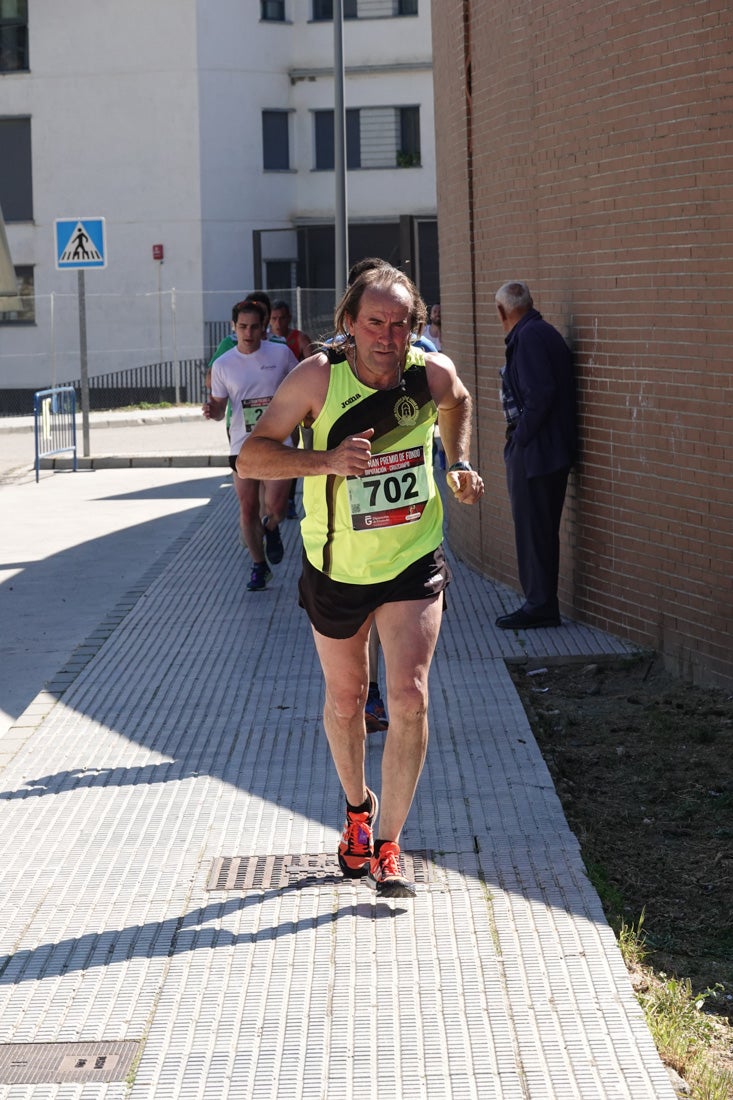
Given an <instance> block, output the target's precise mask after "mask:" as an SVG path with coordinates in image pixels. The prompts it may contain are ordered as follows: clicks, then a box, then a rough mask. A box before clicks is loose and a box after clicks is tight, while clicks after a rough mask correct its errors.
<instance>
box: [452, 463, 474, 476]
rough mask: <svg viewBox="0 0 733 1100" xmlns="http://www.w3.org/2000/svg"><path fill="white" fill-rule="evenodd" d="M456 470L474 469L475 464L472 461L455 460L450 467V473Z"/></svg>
mask: <svg viewBox="0 0 733 1100" xmlns="http://www.w3.org/2000/svg"><path fill="white" fill-rule="evenodd" d="M454 470H473V466H472V465H471V463H470V462H454V463H453V465H452V466H449V467H448V473H449V474H451V473H453V471H454Z"/></svg>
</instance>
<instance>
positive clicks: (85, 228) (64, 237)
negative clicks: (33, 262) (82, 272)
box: [54, 218, 107, 271]
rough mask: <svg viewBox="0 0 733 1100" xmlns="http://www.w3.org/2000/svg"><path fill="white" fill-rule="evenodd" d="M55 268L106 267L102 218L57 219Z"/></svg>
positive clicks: (55, 224) (60, 269) (59, 269)
mask: <svg viewBox="0 0 733 1100" xmlns="http://www.w3.org/2000/svg"><path fill="white" fill-rule="evenodd" d="M54 226H55V233H56V268H57V270H58V271H62V270H64V269H65V268H87V267H106V266H107V248H106V241H105V232H104V218H57V219H56V221H55V223H54Z"/></svg>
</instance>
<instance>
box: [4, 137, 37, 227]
mask: <svg viewBox="0 0 733 1100" xmlns="http://www.w3.org/2000/svg"><path fill="white" fill-rule="evenodd" d="M0 164H2V166H3V170H2V172H0V209H2V212H3V217H4V218H5V221H6V222H32V221H33V175H32V169H31V120H30V119H29V118H0Z"/></svg>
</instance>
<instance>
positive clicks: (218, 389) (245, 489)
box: [203, 300, 298, 592]
mask: <svg viewBox="0 0 733 1100" xmlns="http://www.w3.org/2000/svg"><path fill="white" fill-rule="evenodd" d="M234 310H235V312H236V315H237V321H236V325H235V335H236V337H237V344H236V347H233V348H232V349H231V351H226V352H224V354H223V355H220V356H219V358H218V359H216V360H215V361H214V363H213V364H212V367H211V397H210V399H209V400H208V401H207V402H206V404H205V405H204V407H203V413H204V416H205V417H206V418H207V419H210V420H222V419H223V418H224V415H225V413H226V407H227V401H231V403H232V420H231V426H230V443H229V465H230V466H231V468H232V471H233V474H232V476H233V478H234V488H235V489H236V491H237V497H238V499H239V523H240V528H241V532H242V541H243V542H244V544H245V546H246V547H247V549H248V550H249V552H250V555H251V557H252V575H251V577H250V580H249V584H248V585H247V589H248V590H249V591H250V592H260V591H262V589H264V588H266V587H267V582H268V581H269V580H270V579H271V577H272V573H271V572H270V568H269V565H268V561H269V563H270V564H272V565H277V564H278V563H279V562H281V561H282V558H283V544H282V539H281V537H280V530H279V527H278V524H279V523H280V520H281V519H283V517H284V516H285V513H286V511H287V506H288V490H289V487H290V482H289V481H288V480H281V481H265V480H263V481H262V482H260V480H259V479H257V478H241V477H240V476H239V474H238V473H237V471H236V458H237V455H238V454H239V451H240V449H241V447H242V444H243V443H244V441H245V439H246V438H247V436H248V435H249V433H250V432H251V430H252V428H253V427H254V426H255V424H256V423H257V421H258V420H259V418H260V417H261V416H262V413H263V412H264V411H265V409H266V408H267V406H268V405H269V403H270V401H271V400H272V396H273V394H274V393H275V390H276V389H277V387H278V386H279V385H280V383H281V382H282V380H283V379H284V378H286V377H287V375H288V374H289V373H290V371H291V370H292V369H293V367H295V366H297V364H298V360H297V359H296V358H295V356H294V355H293V353H292V351H291V350H290V348H289V347H288V346H287V345H286V344H276V343H272V342H271V341H267V340H265V341H264V342H263V334H264V331H265V312H264V309H263V307H262V306H261V305H260V303H259V302H253V301H249V300H245V301H243V302H239V303H238V305H237V306H235V307H234ZM261 485H262V487H263V490H264V511H265V515H264V517H262V518H261V509H260V486H261Z"/></svg>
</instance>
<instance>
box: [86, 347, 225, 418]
mask: <svg viewBox="0 0 733 1100" xmlns="http://www.w3.org/2000/svg"><path fill="white" fill-rule="evenodd" d="M205 374H206V360H205V359H179V360H172V359H169V360H167V361H166V362H164V363H145V364H143V365H142V366H140V367H130V368H129V369H127V370H118V371H112V372H111V373H110V374H101V375H97V376H96V377H94V378H90V379H89V408H90V409H91V410H94V409H118V408H120V407H123V406H124V405H139V404H140V403H142V402H144V403H147V404H150V405H160V404H163V403H165V402H168V403H170V404H181V403H183V404H194V405H195V404H199V403H201V402H203V401H204V400H205V398H206V388H205V386H204V377H205ZM64 384H65V385H67V386H73V388H74V389H75V390H76V392H77V395H78V394H79V393H80V390H81V381H79V380H78V379H75V380H74V381H72V382H66V383H64Z"/></svg>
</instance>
